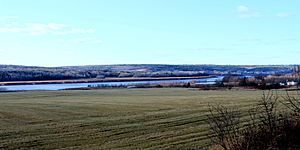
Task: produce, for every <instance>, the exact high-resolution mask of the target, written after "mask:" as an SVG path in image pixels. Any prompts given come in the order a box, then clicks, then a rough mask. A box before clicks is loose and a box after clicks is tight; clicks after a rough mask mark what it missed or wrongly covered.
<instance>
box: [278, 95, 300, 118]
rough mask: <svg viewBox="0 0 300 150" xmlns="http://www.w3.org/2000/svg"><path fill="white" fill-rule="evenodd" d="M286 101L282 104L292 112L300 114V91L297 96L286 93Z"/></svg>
mask: <svg viewBox="0 0 300 150" xmlns="http://www.w3.org/2000/svg"><path fill="white" fill-rule="evenodd" d="M283 99H284V100H285V101H284V102H282V104H284V105H285V106H286V107H287V108H289V109H290V110H292V111H293V112H294V113H298V114H300V93H299V90H297V95H296V96H291V94H290V93H289V92H288V91H286V96H285V97H283Z"/></svg>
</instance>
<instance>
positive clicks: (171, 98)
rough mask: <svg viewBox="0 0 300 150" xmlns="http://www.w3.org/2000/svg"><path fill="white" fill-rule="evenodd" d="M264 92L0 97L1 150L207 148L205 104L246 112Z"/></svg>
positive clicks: (67, 93)
mask: <svg viewBox="0 0 300 150" xmlns="http://www.w3.org/2000/svg"><path fill="white" fill-rule="evenodd" d="M261 94H262V91H253V90H252V91H250V90H249V91H246V90H243V91H198V90H196V89H180V88H170V89H113V90H91V91H32V92H17V93H0V149H1V148H3V149H19V148H21V149H28V148H34V149H56V148H63V149H192V148H198V147H203V146H207V145H208V144H209V142H210V140H208V139H207V134H208V133H209V132H208V128H207V124H205V118H206V114H207V105H208V103H211V104H213V103H221V104H226V105H238V106H239V108H241V109H244V110H246V108H248V107H249V106H251V105H253V104H254V103H255V102H257V100H259V99H260V97H261Z"/></svg>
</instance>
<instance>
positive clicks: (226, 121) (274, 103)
mask: <svg viewBox="0 0 300 150" xmlns="http://www.w3.org/2000/svg"><path fill="white" fill-rule="evenodd" d="M285 100H286V101H284V102H282V103H284V104H285V105H286V106H290V107H288V108H290V110H292V111H289V112H285V113H279V111H278V109H277V108H278V103H279V102H278V96H277V94H273V92H268V93H267V94H263V96H262V98H261V100H260V102H259V103H258V105H257V106H255V107H254V108H252V109H250V110H249V116H250V119H248V120H247V121H246V123H242V122H241V121H240V120H241V115H240V111H239V110H238V109H237V108H229V107H224V106H220V105H218V106H214V107H212V106H210V114H209V115H208V123H209V125H210V128H211V131H212V132H213V134H212V135H213V136H212V137H211V139H212V140H213V142H214V143H217V144H215V145H214V146H212V147H211V148H210V149H211V150H298V149H300V113H299V111H298V109H296V108H300V107H299V106H300V105H299V104H300V103H298V102H299V99H296V98H294V97H291V96H290V95H288V96H286V97H285ZM292 108H294V109H292Z"/></svg>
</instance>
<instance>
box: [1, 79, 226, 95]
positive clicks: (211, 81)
mask: <svg viewBox="0 0 300 150" xmlns="http://www.w3.org/2000/svg"><path fill="white" fill-rule="evenodd" d="M222 78H223V77H222V76H219V77H212V78H201V79H176V80H150V81H122V82H95V83H66V84H38V85H8V86H0V89H5V90H10V91H20V90H62V89H67V88H83V87H89V86H98V85H100V86H101V85H102V86H121V85H125V86H128V85H139V84H154V83H182V82H185V83H187V82H192V81H196V82H198V83H200V84H214V83H215V82H216V81H219V80H222Z"/></svg>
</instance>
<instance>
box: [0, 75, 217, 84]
mask: <svg viewBox="0 0 300 150" xmlns="http://www.w3.org/2000/svg"><path fill="white" fill-rule="evenodd" d="M210 77H214V76H194V77H143V78H104V79H101V78H90V79H76V80H43V81H7V82H0V85H28V84H64V83H94V82H123V81H124V82H125V81H149V80H180V79H201V78H210Z"/></svg>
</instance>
